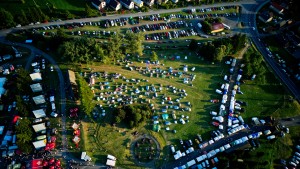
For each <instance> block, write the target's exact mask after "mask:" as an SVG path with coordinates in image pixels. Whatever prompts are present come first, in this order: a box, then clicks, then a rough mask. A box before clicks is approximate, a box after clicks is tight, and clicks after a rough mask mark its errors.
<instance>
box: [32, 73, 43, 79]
mask: <svg viewBox="0 0 300 169" xmlns="http://www.w3.org/2000/svg"><path fill="white" fill-rule="evenodd" d="M30 77H31V79H32V81H41V80H43V79H42V74H41V73H31V74H30Z"/></svg>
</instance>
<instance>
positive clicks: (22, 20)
mask: <svg viewBox="0 0 300 169" xmlns="http://www.w3.org/2000/svg"><path fill="white" fill-rule="evenodd" d="M16 22H17V23H18V24H21V25H27V24H28V23H29V22H28V19H27V16H26V14H25V12H24V10H23V9H21V11H20V14H18V15H17V16H16Z"/></svg>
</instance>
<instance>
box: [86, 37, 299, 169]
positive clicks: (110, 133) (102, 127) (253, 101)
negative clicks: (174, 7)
mask: <svg viewBox="0 0 300 169" xmlns="http://www.w3.org/2000/svg"><path fill="white" fill-rule="evenodd" d="M187 43H188V42H187V41H181V43H180V44H184V45H185V44H187ZM147 45H149V44H147ZM153 45H162V46H163V45H165V44H156V43H155V44H150V46H153ZM184 45H183V46H184ZM185 46H186V45H185ZM153 50H154V51H156V53H157V54H158V56H159V59H160V63H162V64H164V65H165V66H164V67H165V68H168V67H170V66H171V67H173V68H174V69H177V68H181V70H182V65H188V66H189V68H192V67H195V68H196V70H195V72H193V73H194V74H196V80H195V81H193V86H190V85H187V84H183V83H182V81H181V80H179V79H178V78H173V79H164V78H161V77H159V78H156V77H149V76H148V75H147V76H146V75H143V74H141V73H139V72H137V71H130V70H129V69H128V68H124V65H122V66H117V65H101V64H98V63H94V64H93V65H83V67H82V68H81V71H82V70H87V69H85V68H88V67H89V68H92V69H93V71H94V72H104V71H106V72H108V73H118V72H119V73H121V74H122V75H123V76H125V77H126V78H127V79H129V78H135V79H148V80H149V82H148V83H147V82H141V83H140V84H139V85H140V86H145V85H150V84H154V85H156V86H158V85H159V84H162V85H163V86H164V87H165V86H166V85H172V86H175V87H176V88H181V89H185V90H186V91H187V93H188V96H187V97H186V98H185V99H183V100H181V102H182V104H183V105H184V103H186V102H187V101H189V102H191V104H192V111H191V112H176V115H177V117H179V116H180V115H182V114H184V115H188V116H189V121H190V122H189V123H187V124H185V125H182V124H171V126H169V127H170V131H166V130H165V127H166V126H164V125H163V124H162V122H163V121H162V120H160V121H161V127H162V129H161V131H160V132H158V133H157V132H153V131H152V125H151V124H152V121H151V120H149V121H148V122H147V123H146V124H145V126H141V127H138V128H135V129H134V130H129V129H127V128H124V126H115V127H113V126H111V125H110V124H108V122H110V121H111V118H112V115H111V114H110V113H109V109H106V110H107V113H106V116H105V117H101V118H100V119H99V120H97V121H96V123H91V122H89V121H86V122H84V123H83V124H84V125H83V128H82V130H83V133H84V136H83V140H84V142H82V146H83V147H82V148H83V149H84V150H85V151H87V152H88V153H90V154H91V155H92V157H93V158H94V159H95V161H96V162H100V163H104V162H105V159H106V157H105V155H107V154H113V155H115V156H116V157H117V158H118V159H119V160H118V165H119V166H122V167H124V168H138V167H137V166H136V164H134V163H133V160H132V156H131V154H130V151H129V147H130V142H131V141H132V140H134V139H135V136H133V135H132V134H131V133H132V132H133V131H138V132H139V133H146V134H151V135H153V136H154V137H155V138H156V139H157V140H158V141H159V143H160V146H161V148H162V152H161V157H160V159H158V160H157V162H156V166H159V165H161V164H163V163H165V162H166V161H170V160H171V161H172V160H173V157H172V156H170V150H169V147H166V145H170V144H173V145H175V147H176V146H178V145H179V141H178V139H188V138H195V137H196V134H198V133H199V134H201V135H202V136H203V138H204V139H205V140H207V139H209V135H210V134H209V131H211V130H212V129H213V126H212V125H210V122H211V117H210V115H209V112H210V111H212V110H218V107H219V105H218V104H213V103H210V102H209V100H210V99H220V96H219V95H217V94H216V93H215V92H214V90H215V89H216V88H219V87H220V86H219V85H218V83H223V76H224V74H228V69H229V67H228V66H226V65H223V64H214V65H212V64H210V63H207V62H206V61H203V60H202V59H199V58H197V57H196V56H195V55H194V53H192V52H190V51H188V50H185V49H177V50H176V49H172V50H171V49H170V50H160V49H153ZM150 51H151V50H145V52H144V53H145V57H147V56H149V55H150ZM178 55H179V56H181V58H180V60H174V61H172V60H169V59H168V58H169V57H174V56H178ZM164 56H166V57H164ZM184 56H187V58H188V59H187V60H185V59H184ZM134 65H135V66H145V64H144V63H141V62H134ZM153 69H154V67H153ZM268 75H270V74H268ZM98 80H99V79H98ZM98 80H96V84H97V83H98V82H99V81H98ZM114 82H115V83H119V81H118V80H116V81H114ZM112 87H113V86H112ZM136 87H137V86H136ZM97 88H99V87H97V86H96V87H95V90H96V89H97ZM241 90H242V91H243V92H244V95H237V97H236V98H237V99H238V100H242V101H246V102H247V103H248V106H247V107H245V109H246V112H245V113H244V114H243V115H242V116H243V117H244V119H245V121H246V122H250V118H251V117H254V116H257V117H264V116H269V115H274V112H276V113H277V114H278V112H280V111H284V110H286V109H285V108H286V107H283V105H284V104H286V105H287V106H289V107H290V113H289V115H292V116H294V115H297V114H298V111H292V110H297V109H299V104H298V103H293V104H288V103H287V102H284V96H285V95H288V94H287V93H286V92H285V90H284V87H283V86H282V85H281V84H280V83H279V82H278V81H277V80H276V78H274V77H269V78H268V80H267V83H264V84H261V83H259V82H257V81H255V80H254V81H247V80H246V83H245V84H243V85H242V86H241ZM95 93H97V91H96V92H95ZM165 93H167V92H165ZM169 94H170V93H169ZM170 95H172V94H170ZM172 97H175V96H172ZM153 101H154V102H152V101H151V103H154V104H155V105H156V106H157V107H161V106H162V105H161V102H160V101H159V100H156V101H155V100H153ZM95 102H97V101H96V100H95ZM99 103H102V102H101V101H100V102H99ZM295 108H296V109H295ZM276 113H275V114H276ZM159 114H160V113H159ZM169 116H171V114H170V113H169ZM282 116H283V115H281V114H280V113H279V115H278V116H276V117H282ZM169 118H170V117H169ZM170 121H171V122H173V120H172V117H171V120H170ZM87 129H89V130H88V131H87ZM173 130H176V131H177V133H176V134H175V133H173V132H172V131H173ZM112 140H113V141H112ZM268 146H272V147H274V146H275V148H276V146H277V144H274V145H268ZM267 148H270V147H267ZM269 153H271V154H272V153H274V152H273V151H270V152H266V153H265V154H269ZM269 155H270V154H269ZM165 160H166V161H165ZM134 166H136V167H134Z"/></svg>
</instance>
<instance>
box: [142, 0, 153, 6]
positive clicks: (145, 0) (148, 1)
mask: <svg viewBox="0 0 300 169" xmlns="http://www.w3.org/2000/svg"><path fill="white" fill-rule="evenodd" d="M144 3H145V4H146V5H148V6H150V7H151V6H152V5H154V0H144Z"/></svg>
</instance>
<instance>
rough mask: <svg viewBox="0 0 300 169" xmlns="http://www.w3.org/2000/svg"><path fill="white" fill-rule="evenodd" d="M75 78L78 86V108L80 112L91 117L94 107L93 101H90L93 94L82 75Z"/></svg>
mask: <svg viewBox="0 0 300 169" xmlns="http://www.w3.org/2000/svg"><path fill="white" fill-rule="evenodd" d="M76 78H77V79H78V86H79V96H80V101H81V104H80V108H81V110H82V112H84V113H85V114H86V115H88V116H90V117H91V116H92V111H93V109H94V107H95V103H94V102H92V100H93V97H94V94H93V93H92V90H91V89H90V87H89V86H88V84H87V82H86V81H85V79H84V78H83V77H82V76H76Z"/></svg>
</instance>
